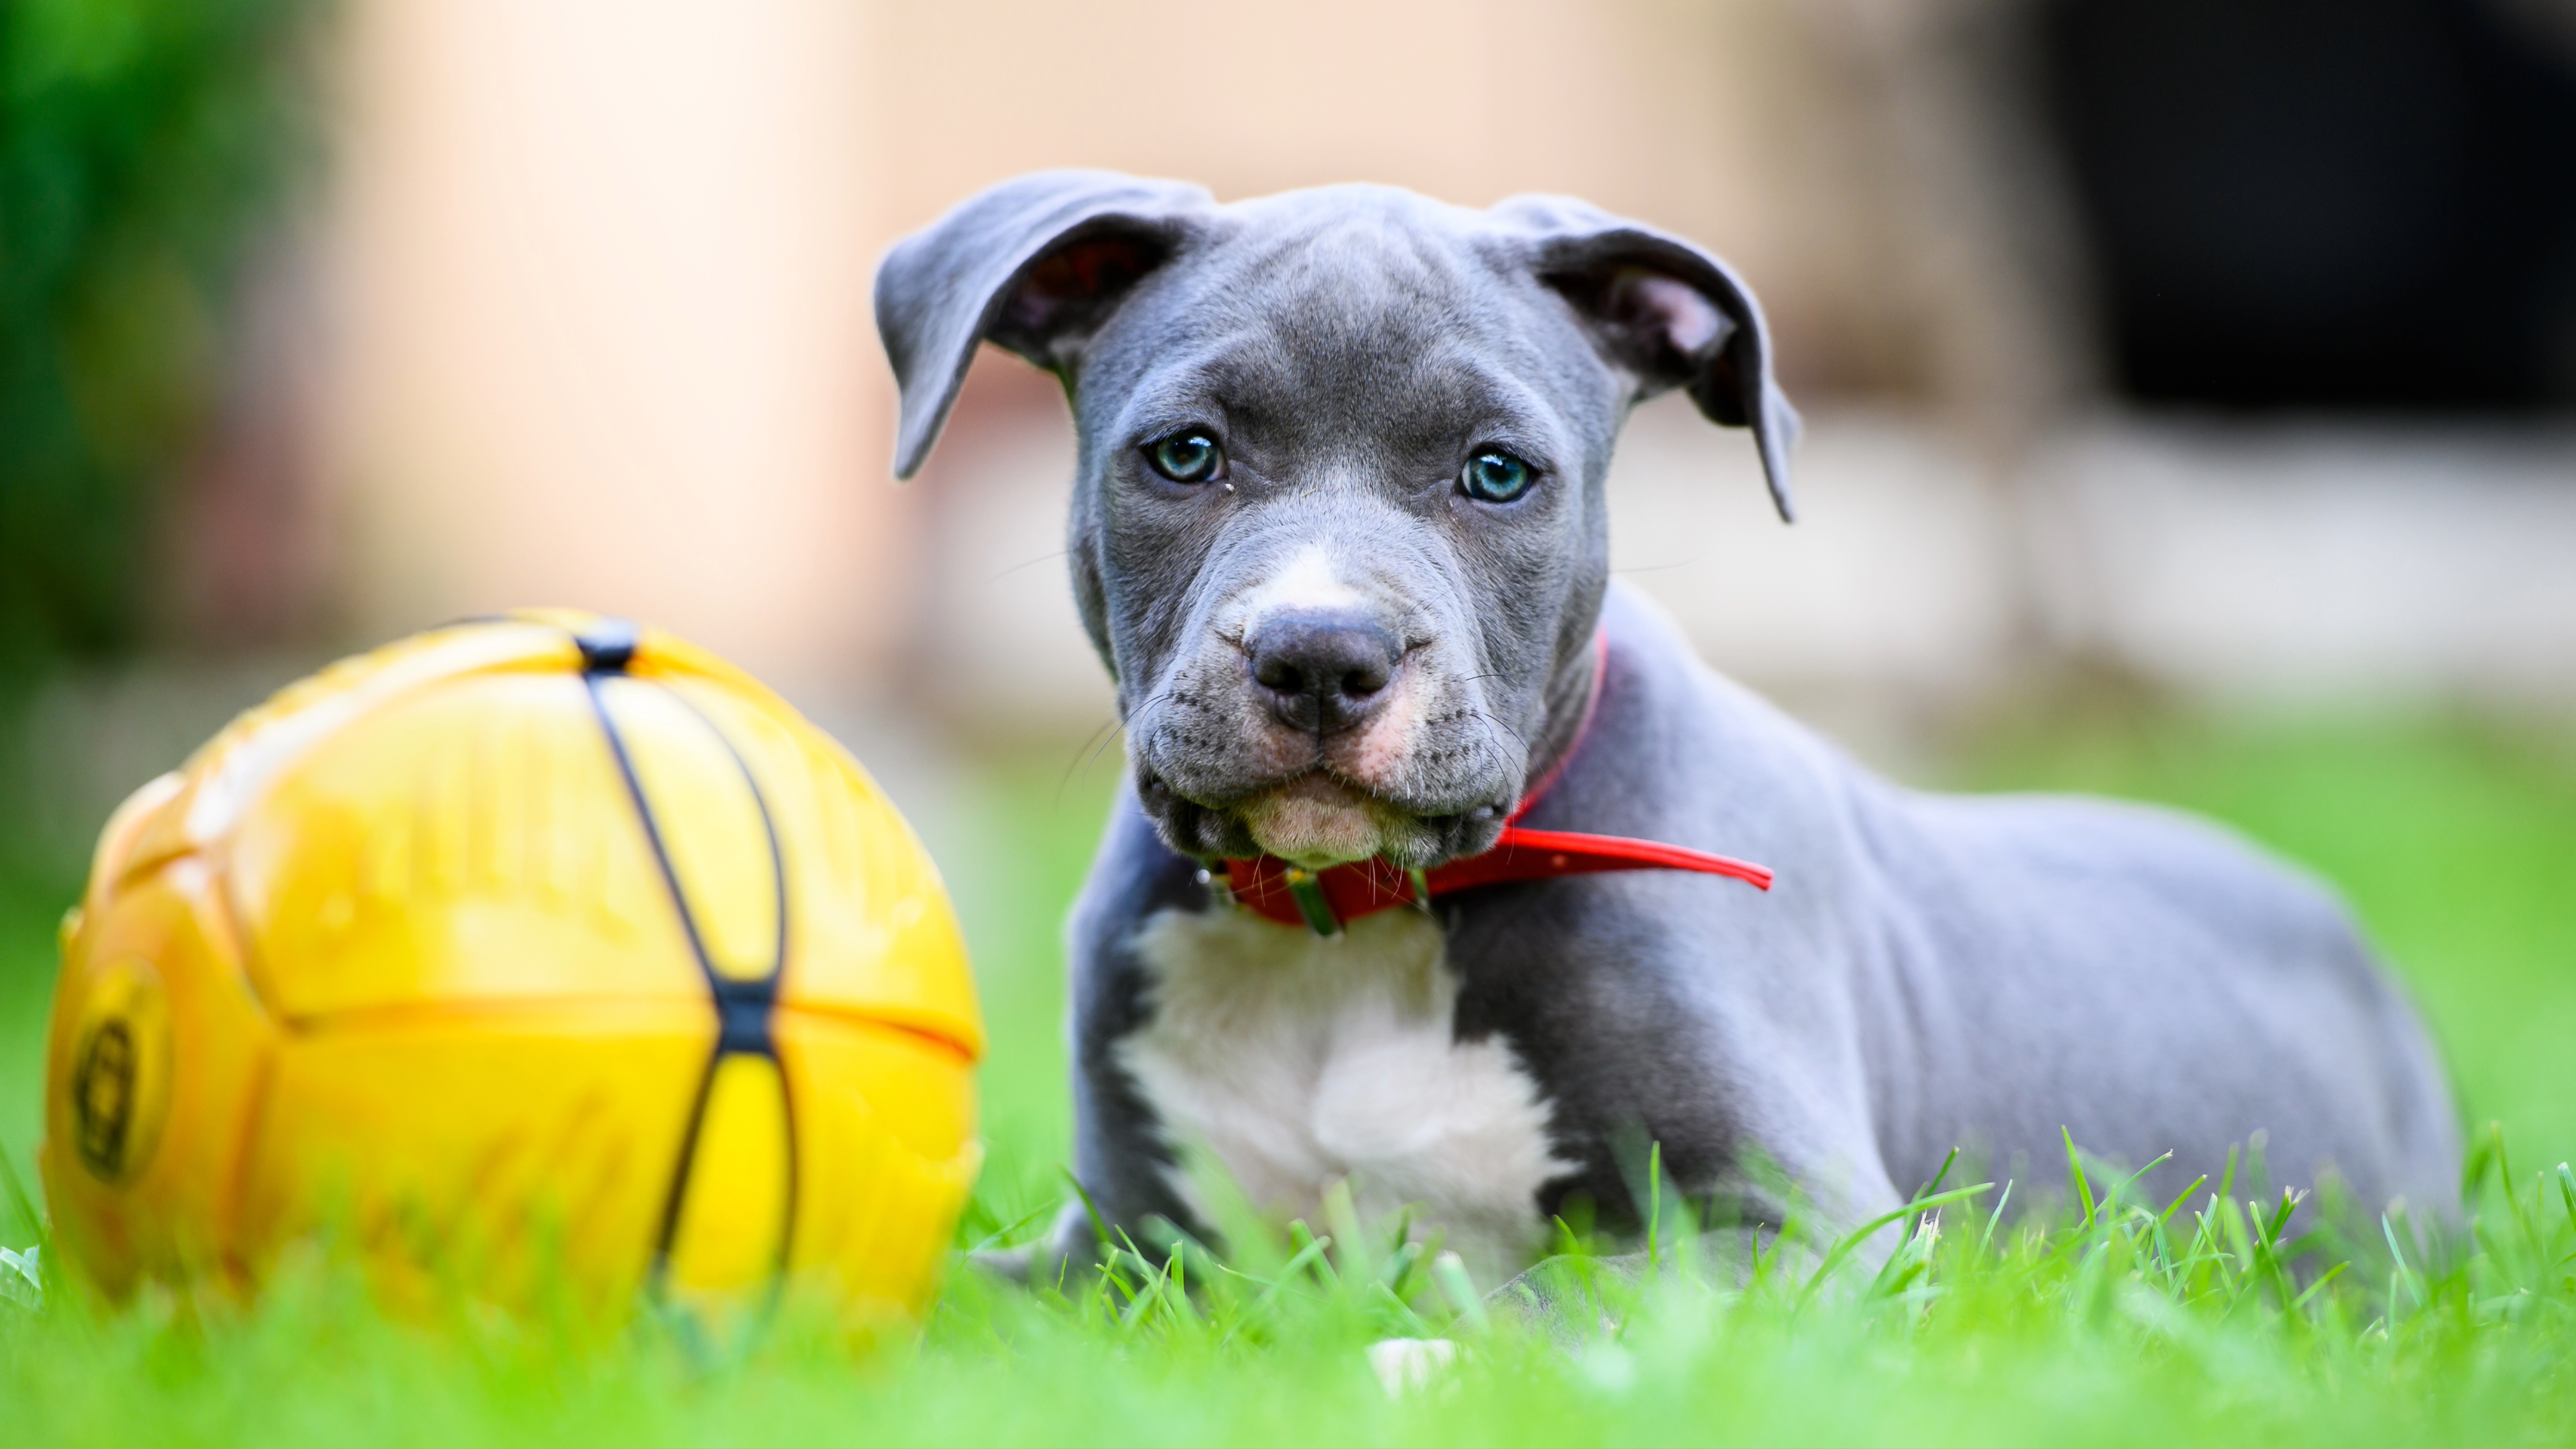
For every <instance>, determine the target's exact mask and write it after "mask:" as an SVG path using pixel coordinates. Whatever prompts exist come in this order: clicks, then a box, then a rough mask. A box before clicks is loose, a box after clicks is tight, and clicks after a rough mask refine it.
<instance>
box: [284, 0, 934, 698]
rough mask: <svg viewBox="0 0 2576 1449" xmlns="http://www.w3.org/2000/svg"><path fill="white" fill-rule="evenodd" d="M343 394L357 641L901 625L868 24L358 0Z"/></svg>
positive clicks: (813, 642)
mask: <svg viewBox="0 0 2576 1449" xmlns="http://www.w3.org/2000/svg"><path fill="white" fill-rule="evenodd" d="M345 43H346V46H347V52H346V56H347V59H346V67H345V70H344V72H343V74H342V76H341V77H340V83H341V94H342V96H343V98H344V100H343V115H344V125H345V136H344V141H343V146H342V149H341V155H340V163H341V164H340V172H339V175H340V199H339V202H338V215H337V218H336V224H335V226H334V229H333V230H334V261H333V266H334V270H335V277H334V279H333V280H334V285H335V291H336V293H337V298H336V302H337V323H338V331H339V334H340V341H339V359H340V365H339V367H338V369H337V376H338V384H337V388H336V391H335V397H334V401H333V404H332V412H333V417H334V428H333V432H334V437H333V439H332V448H333V451H334V453H335V455H336V456H335V465H336V466H335V468H334V470H333V471H334V472H335V474H336V475H337V476H338V477H339V478H340V479H341V481H342V484H343V487H344V490H345V497H344V498H343V499H342V500H341V511H342V513H343V517H344V527H345V529H346V533H347V538H348V545H349V547H348V564H347V568H346V573H347V578H346V580H345V585H346V592H347V595H348V606H349V611H350V613H351V615H352V616H353V617H352V624H353V626H354V627H355V629H356V630H357V631H359V632H360V633H362V634H364V635H366V636H369V637H373V636H379V635H383V634H386V633H390V632H394V631H397V630H400V629H405V628H411V627H417V626H419V625H421V624H424V623H428V622H433V621H435V620H437V619H440V618H443V617H451V616H455V615H458V614H466V613H474V612H479V611H483V610H488V609H493V608H498V607H504V606H507V605H511V604H517V603H537V602H556V603H570V604H578V605H583V606H587V607H592V608H598V609H604V610H612V611H618V612H627V613H634V614H638V615H642V616H645V617H649V618H653V619H657V620H661V621H664V622H667V623H668V624H670V625H672V626H673V627H676V628H679V629H682V630H684V631H687V632H689V633H691V634H693V635H696V636H698V637H700V638H701V639H703V640H704V641H705V642H706V643H708V644H710V645H712V646H714V647H716V648H718V649H721V650H724V651H726V652H729V653H732V654H734V655H736V656H737V657H739V658H741V659H742V660H743V661H744V662H745V663H747V664H750V665H751V666H753V667H754V668H758V669H764V670H770V671H781V670H783V671H788V672H790V673H804V672H810V671H812V670H815V669H818V668H825V667H829V666H830V665H832V664H833V663H834V662H835V661H841V660H858V659H865V658H866V657H868V656H869V655H870V654H871V653H872V652H875V651H881V650H882V649H883V648H884V646H885V638H886V635H887V631H888V630H889V629H890V628H891V627H893V625H894V623H895V621H894V620H893V619H892V618H890V617H889V616H888V615H887V613H886V605H887V604H888V602H889V601H890V600H891V599H892V598H896V597H899V596H900V589H899V588H896V587H894V586H893V585H892V584H891V583H890V581H891V580H894V579H897V578H899V577H900V575H901V572H902V569H903V564H904V557H903V551H902V547H901V543H902V537H903V533H904V523H903V514H904V508H905V503H906V500H905V497H904V495H902V494H899V493H896V492H894V491H892V490H890V489H888V488H886V487H884V486H882V484H883V472H884V470H883V468H882V467H881V466H880V465H879V462H878V457H879V454H880V453H881V451H882V444H881V434H882V431H883V429H882V427H881V425H880V424H879V422H878V416H879V414H880V413H881V411H882V410H883V407H884V399H883V393H884V390H885V389H884V387H883V385H882V383H881V382H880V380H879V373H880V371H881V364H879V363H878V362H877V361H876V359H875V355H874V353H875V343H874V340H873V334H872V331H871V328H870V326H869V322H868V309H867V284H868V259H869V257H870V256H871V255H872V253H873V252H874V250H875V248H876V245H877V238H878V237H879V236H881V235H882V233H883V231H884V225H883V223H882V222H881V221H880V219H879V217H880V211H879V197H880V194H881V192H882V190H883V184H884V177H885V175H886V167H885V161H884V156H883V151H884V147H883V145H882V144H881V143H880V140H879V136H878V133H877V131H876V121H877V114H878V113H877V110H876V108H875V107H874V105H873V104H872V102H873V97H874V90H873V87H872V85H871V83H870V81H869V74H870V72H869V63H868V57H869V55H870V53H871V52H870V42H869V39H868V25H867V16H866V15H865V14H864V13H863V12H861V11H858V10H855V9H853V8H852V7H850V6H848V5H844V4H837V3H831V0H763V3H756V4H751V3H747V4H738V5H713V4H703V5H700V4H676V3H639V0H545V3H525V0H359V3H358V4H356V5H355V6H354V7H353V15H352V18H351V21H350V24H349V28H348V32H347V36H346V41H345Z"/></svg>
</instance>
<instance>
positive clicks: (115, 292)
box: [0, 0, 314, 671]
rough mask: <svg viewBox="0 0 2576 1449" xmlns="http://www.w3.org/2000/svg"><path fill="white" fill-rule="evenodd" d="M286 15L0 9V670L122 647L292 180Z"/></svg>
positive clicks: (224, 5)
mask: <svg viewBox="0 0 2576 1449" xmlns="http://www.w3.org/2000/svg"><path fill="white" fill-rule="evenodd" d="M313 9H314V7H313V6H312V5H311V4H309V3H307V0H190V3H186V4H177V5H171V4H155V3H143V0H0V670H8V671H23V670H24V669H25V668H27V667H28V666H29V665H30V664H32V663H35V662H37V661H39V660H41V659H43V658H46V657H49V656H53V655H57V654H97V653H101V652H106V651H112V650H117V649H122V648H126V647H130V646H132V645H134V644H135V643H137V642H138V641H139V638H140V636H141V633H142V629H143V625H144V624H145V622H146V619H147V614H148V610H149V607H150V602H151V599H152V592H153V591H152V576H153V575H154V573H155V572H156V568H155V565H156V564H160V563H163V562H166V560H162V559H156V558H155V557H154V556H153V555H154V548H155V543H156V539H155V536H154V525H155V522H156V520H157V517H158V513H157V510H158V508H159V506H160V505H162V504H163V503H165V502H166V501H167V496H168V492H167V488H168V484H169V483H170V481H171V479H172V477H173V476H174V475H175V474H176V473H177V472H178V471H180V470H181V469H182V468H183V467H184V466H185V465H186V463H187V461H188V460H189V458H190V456H191V454H192V451H193V450H194V449H196V448H197V447H198V446H199V444H200V443H201V441H202V439H203V438H204V436H205V433H206V426H207V424H208V422H209V420H210V419H211V418H212V417H213V416H214V415H215V413H216V412H217V410H218V404H219V401H220V399H221V398H222V396H223V393H224V390H225V386H226V376H227V372H228V365H229V364H230V363H231V362H232V361H233V360H234V353H233V347H234V344H235V343H236V341H237V340H238V337H237V328H236V327H235V325H234V324H235V321H236V317H235V310H236V309H235V306H234V297H235V291H236V283H237V282H238V281H239V280H240V278H241V277H242V276H243V274H244V271H245V264H246V262H247V261H248V259H249V258H250V257H251V256H253V255H254V254H255V253H256V252H257V251H258V250H259V249H260V248H261V247H262V246H263V245H265V244H267V243H268V242H269V241H270V239H271V238H272V236H273V234H274V232H275V230H276V229H277V228H278V227H280V226H281V225H283V224H285V223H286V222H287V220H288V203H289V201H290V199H291V198H292V197H293V196H294V195H295V194H296V192H297V189H298V188H297V182H298V181H299V180H301V179H303V178H305V177H306V176H308V175H309V174H310V173H311V170H312V167H311V165H310V162H311V161H312V159H313V150H312V141H313V139H314V131H313V126H312V117H311V115H310V113H309V104H310V91H311V86H310V80H309V77H308V76H307V74H306V73H305V70H304V68H303V63H304V62H305V61H307V60H309V59H310V56H309V54H308V51H309V47H308V46H306V45H305V44H303V43H302V42H303V41H304V40H305V39H306V37H307V36H308V34H309V27H308V25H307V22H308V20H309V19H310V13H311V12H312V10H313Z"/></svg>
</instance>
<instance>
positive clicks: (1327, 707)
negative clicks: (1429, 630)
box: [1243, 610, 1400, 734]
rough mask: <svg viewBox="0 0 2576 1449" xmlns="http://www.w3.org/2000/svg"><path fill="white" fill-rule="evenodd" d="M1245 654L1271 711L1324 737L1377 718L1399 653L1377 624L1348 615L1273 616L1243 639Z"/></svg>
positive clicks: (1317, 612)
mask: <svg viewBox="0 0 2576 1449" xmlns="http://www.w3.org/2000/svg"><path fill="white" fill-rule="evenodd" d="M1243 652H1244V654H1245V655H1246V656H1247V657H1248V658H1249V659H1250V660H1251V661H1252V683H1253V686H1254V688H1255V689H1256V690H1257V691H1258V692H1259V693H1260V695H1261V696H1262V701H1263V702H1264V703H1266V704H1267V705H1269V706H1270V712H1271V713H1272V714H1274V715H1276V716H1278V717H1279V719H1280V721H1281V722H1282V723H1284V724H1287V725H1289V726H1291V727H1293V728H1296V729H1301V730H1316V731H1319V732H1321V733H1324V734H1331V733H1333V732H1335V731H1337V730H1346V729H1349V728H1350V727H1351V726H1353V725H1356V724H1358V723H1360V722H1361V721H1363V720H1365V719H1367V718H1368V717H1369V716H1370V715H1373V714H1375V713H1377V711H1378V708H1379V706H1381V705H1383V704H1385V703H1386V696H1387V688H1386V686H1387V681H1388V680H1390V679H1392V678H1394V677H1395V667H1396V662H1397V659H1398V658H1399V654H1400V651H1399V650H1398V649H1397V648H1396V644H1395V640H1393V639H1392V638H1389V637H1388V636H1387V633H1386V631H1385V630H1383V629H1380V628H1379V627H1378V626H1377V624H1376V622H1375V621H1373V620H1371V619H1370V618H1369V617H1368V616H1367V615H1365V614H1361V613H1357V612H1352V611H1346V610H1313V611H1307V610H1300V611H1296V612H1290V613H1280V614H1273V615H1271V616H1270V617H1269V618H1267V619H1264V620H1262V621H1261V622H1260V623H1259V624H1258V625H1256V626H1254V628H1253V629H1252V631H1251V632H1250V633H1248V634H1246V635H1245V636H1244V639H1243Z"/></svg>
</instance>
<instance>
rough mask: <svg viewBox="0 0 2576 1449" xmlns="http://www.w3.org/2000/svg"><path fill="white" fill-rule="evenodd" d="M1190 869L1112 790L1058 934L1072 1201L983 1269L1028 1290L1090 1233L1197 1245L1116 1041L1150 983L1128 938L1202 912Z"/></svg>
mask: <svg viewBox="0 0 2576 1449" xmlns="http://www.w3.org/2000/svg"><path fill="white" fill-rule="evenodd" d="M1206 906H1207V890H1206V887H1204V886H1202V885H1201V884H1200V883H1199V880H1198V867H1197V866H1196V865H1195V864H1194V863H1193V862H1191V861H1190V860H1188V859H1187V858H1185V857H1183V856H1179V855H1175V854H1173V853H1172V851H1171V850H1170V849H1169V848H1168V847H1166V846H1165V845H1164V844H1163V842H1162V840H1161V838H1160V837H1158V836H1157V835H1156V834H1155V833H1154V827H1153V826H1152V824H1151V823H1150V822H1148V821H1147V820H1146V819H1145V816H1144V813H1143V811H1141V810H1140V809H1138V808H1137V805H1136V802H1135V797H1134V796H1133V795H1132V794H1129V793H1127V792H1125V791H1121V792H1120V795H1119V799H1118V801H1117V803H1116V804H1115V805H1114V806H1113V807H1112V808H1111V810H1110V815H1109V828H1108V833H1107V836H1106V838H1105V839H1103V840H1102V842H1101V847H1100V854H1099V855H1098V856H1097V857H1096V858H1095V859H1094V860H1093V862H1092V868H1091V877H1090V879H1089V880H1088V881H1086V882H1085V883H1084V885H1083V889H1082V896H1081V898H1080V899H1079V900H1077V901H1076V902H1075V903H1074V909H1073V918H1072V920H1071V921H1070V922H1069V923H1068V925H1067V928H1066V932H1065V953H1066V958H1067V965H1068V967H1069V969H1070V972H1071V982H1070V985H1071V1002H1070V1006H1071V1017H1072V1020H1071V1022H1070V1024H1069V1025H1070V1035H1071V1038H1072V1046H1073V1057H1074V1063H1073V1134H1074V1142H1073V1171H1074V1177H1075V1180H1076V1181H1078V1182H1079V1183H1080V1184H1081V1186H1082V1196H1081V1197H1077V1198H1076V1199H1075V1200H1073V1201H1071V1202H1068V1203H1067V1204H1065V1207H1064V1210H1063V1212H1061V1213H1060V1214H1058V1215H1057V1218H1056V1222H1055V1227H1054V1230H1053V1231H1052V1232H1050V1233H1049V1234H1048V1235H1047V1236H1046V1237H1045V1238H1044V1239H1042V1240H1040V1242H1038V1243H1036V1244H1032V1245H1031V1246H1030V1249H1029V1250H1027V1251H1026V1252H1025V1253H1024V1255H1023V1257H1022V1259H1021V1261H1020V1262H1017V1263H1013V1262H1010V1261H1008V1260H1007V1259H1003V1260H999V1261H996V1262H994V1263H991V1264H988V1265H987V1266H991V1267H994V1268H997V1269H1000V1270H1002V1271H1004V1272H1005V1273H1006V1274H1008V1275H1009V1276H1014V1277H1024V1278H1026V1279H1027V1280H1029V1281H1031V1282H1034V1283H1051V1282H1064V1281H1069V1275H1070V1274H1072V1273H1075V1272H1080V1271H1083V1270H1086V1269H1088V1268H1090V1267H1091V1266H1093V1265H1094V1264H1096V1263H1098V1262H1099V1261H1100V1254H1101V1234H1102V1232H1103V1231H1104V1230H1105V1231H1107V1232H1108V1233H1110V1234H1111V1235H1112V1240H1113V1241H1114V1240H1115V1235H1116V1234H1118V1233H1122V1232H1123V1233H1125V1234H1126V1235H1127V1236H1128V1237H1130V1238H1132V1239H1134V1240H1135V1241H1136V1243H1137V1244H1138V1245H1140V1246H1147V1247H1150V1246H1152V1245H1153V1244H1154V1243H1155V1242H1156V1241H1157V1239H1158V1237H1160V1236H1161V1235H1159V1234H1156V1233H1154V1232H1151V1231H1149V1225H1150V1224H1151V1222H1152V1220H1153V1219H1155V1218H1158V1217H1159V1218H1162V1219H1165V1220H1167V1221H1169V1222H1171V1223H1172V1224H1174V1225H1176V1226H1178V1227H1180V1228H1181V1229H1182V1230H1183V1231H1185V1232H1189V1233H1191V1234H1193V1235H1196V1236H1199V1237H1200V1238H1201V1239H1202V1240H1205V1237H1206V1234H1205V1228H1204V1225H1202V1224H1200V1223H1199V1222H1198V1221H1197V1217H1196V1215H1195V1214H1194V1213H1193V1212H1192V1211H1191V1209H1190V1207H1189V1205H1188V1203H1187V1202H1185V1201H1184V1200H1183V1199H1182V1197H1181V1194H1180V1187H1179V1183H1180V1173H1179V1168H1178V1161H1177V1158H1176V1157H1175V1155H1174V1153H1173V1150H1172V1146H1171V1143H1170V1141H1169V1139H1168V1137H1167V1136H1166V1133H1165V1129H1164V1125H1163V1123H1162V1121H1161V1120H1160V1119H1159V1117H1158V1116H1157V1115H1156V1113H1155V1112H1154V1109H1153V1107H1152V1105H1151V1104H1150V1103H1148V1102H1147V1101H1146V1100H1145V1096H1144V1093H1143V1092H1142V1091H1141V1090H1140V1089H1139V1088H1138V1086H1137V1084H1136V1080H1135V1078H1134V1077H1133V1076H1132V1075H1131V1074H1130V1073H1129V1072H1128V1070H1127V1068H1126V1066H1125V1064H1124V1063H1123V1062H1122V1061H1121V1060H1120V1057H1119V1052H1120V1049H1121V1047H1122V1045H1123V1044H1124V1043H1125V1042H1126V1041H1127V1039H1128V1038H1129V1037H1130V1036H1132V1035H1134V1034H1135V1033H1136V1032H1137V1031H1138V1030H1139V1029H1141V1028H1142V1027H1143V1026H1144V1025H1145V1024H1146V1023H1147V1022H1148V1021H1149V1020H1151V1018H1152V1014H1153V1010H1154V1003H1153V999H1152V991H1151V979H1150V977H1149V975H1148V974H1147V972H1146V970H1145V968H1144V966H1143V964H1142V963H1141V962H1139V961H1138V960H1137V957H1136V952H1135V941H1136V934H1137V931H1138V930H1139V929H1140V928H1141V927H1142V926H1143V924H1144V923H1145V922H1146V921H1147V920H1149V919H1151V918H1152V917H1153V915H1154V914H1155V913H1156V912H1158V911H1164V910H1201V909H1205V908H1206Z"/></svg>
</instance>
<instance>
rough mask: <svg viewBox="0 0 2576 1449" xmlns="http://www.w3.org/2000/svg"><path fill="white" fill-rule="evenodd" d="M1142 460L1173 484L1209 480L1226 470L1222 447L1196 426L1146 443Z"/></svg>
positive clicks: (1211, 480) (1214, 478) (1214, 479)
mask: <svg viewBox="0 0 2576 1449" xmlns="http://www.w3.org/2000/svg"><path fill="white" fill-rule="evenodd" d="M1145 461H1146V462H1148V463H1151V464H1153V465H1154V471H1155V472H1157V473H1160V474H1162V475H1163V476H1164V477H1166V478H1169V479H1171V480H1172V481H1173V482H1175V483H1212V482H1214V481H1216V479H1217V477H1218V476H1219V475H1220V474H1222V473H1224V472H1225V449H1223V448H1220V447H1218V446H1217V443H1216V439H1214V438H1211V437H1209V436H1208V435H1207V434H1205V433H1202V432H1200V431H1199V430H1198V429H1196V428H1183V429H1182V430H1181V431H1179V432H1177V433H1174V434H1172V435H1171V436H1169V437H1163V438H1156V439H1155V440H1154V441H1152V442H1150V443H1147V444H1146V445H1145Z"/></svg>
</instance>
